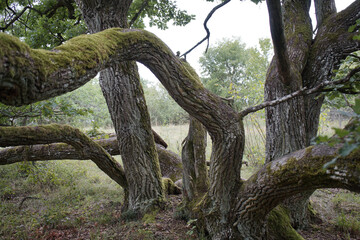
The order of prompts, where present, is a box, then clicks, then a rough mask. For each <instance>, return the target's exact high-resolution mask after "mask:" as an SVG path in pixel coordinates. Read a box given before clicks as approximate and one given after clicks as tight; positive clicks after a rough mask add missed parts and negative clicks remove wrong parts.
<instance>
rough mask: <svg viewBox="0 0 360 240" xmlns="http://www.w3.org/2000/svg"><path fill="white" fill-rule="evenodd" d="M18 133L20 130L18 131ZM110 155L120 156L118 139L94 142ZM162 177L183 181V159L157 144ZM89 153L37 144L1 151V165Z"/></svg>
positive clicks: (59, 145) (85, 156)
mask: <svg viewBox="0 0 360 240" xmlns="http://www.w3.org/2000/svg"><path fill="white" fill-rule="evenodd" d="M17 131H18V130H17ZM94 142H95V143H96V144H99V145H100V146H101V147H102V148H104V149H105V150H106V152H108V153H109V154H110V155H120V151H119V144H118V141H117V139H116V137H110V138H108V139H98V140H94ZM156 150H157V152H158V154H159V162H160V168H161V173H162V176H163V177H165V178H170V179H171V180H173V181H176V180H178V179H181V177H182V164H181V159H180V157H179V156H178V155H176V154H175V153H173V152H171V151H169V150H166V149H165V148H164V147H163V146H162V145H160V144H156ZM89 159H91V156H90V154H89V152H83V151H82V152H81V154H80V153H79V152H78V150H76V149H75V148H74V147H72V146H71V145H68V144H65V143H53V144H43V145H41V144H37V145H29V146H18V147H8V148H5V149H1V150H0V165H8V164H13V163H17V162H23V161H29V162H32V161H49V160H89Z"/></svg>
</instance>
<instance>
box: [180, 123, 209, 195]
mask: <svg viewBox="0 0 360 240" xmlns="http://www.w3.org/2000/svg"><path fill="white" fill-rule="evenodd" d="M206 137H207V134H206V130H205V128H204V127H203V126H202V124H201V123H200V122H199V121H198V120H196V119H194V118H192V117H190V125H189V133H188V135H187V137H186V138H185V140H184V142H183V148H182V154H181V159H182V163H183V169H184V170H183V171H184V173H183V197H184V201H185V202H191V201H193V200H195V199H196V198H198V197H202V196H203V195H204V194H205V193H207V191H208V188H209V177H208V171H207V164H206V151H205V150H206Z"/></svg>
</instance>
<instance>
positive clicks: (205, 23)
mask: <svg viewBox="0 0 360 240" xmlns="http://www.w3.org/2000/svg"><path fill="white" fill-rule="evenodd" d="M230 1H231V0H226V1H224V2H222V3H220V4H219V5H217V6H216V7H214V8H213V9H212V10H211V11H210V13H209V14H208V15H207V17H206V19H205V21H204V28H205V31H206V36H205V37H204V38H203V39H202V40H201V41H200V42H198V43H197V44H196V45H195V46H194V47H192V48H191V49H190V50H188V51H187V52H185V53H184V54H183V55H181V56H180V57H185V58H186V55H187V54H189V53H190V52H191V51H192V50H194V49H195V48H196V47H197V46H199V45H200V44H202V43H203V42H204V41H205V40H207V46H206V50H205V53H206V52H207V50H208V48H209V39H210V30H209V28H208V27H207V23H208V21H209V20H210V18H211V17H212V15H213V14H214V12H215V11H216V10H218V9H219V8H221V7H223V6H224V5H226V4H228V3H229V2H230Z"/></svg>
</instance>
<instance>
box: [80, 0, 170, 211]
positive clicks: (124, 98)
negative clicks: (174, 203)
mask: <svg viewBox="0 0 360 240" xmlns="http://www.w3.org/2000/svg"><path fill="white" fill-rule="evenodd" d="M131 2H132V1H130V0H121V1H119V0H112V1H101V3H100V5H99V3H98V2H97V1H95V0H92V1H91V0H82V1H78V3H79V6H80V8H81V11H82V14H83V16H84V19H85V22H86V24H87V26H88V29H89V30H90V32H92V33H96V32H100V31H102V30H105V29H108V28H112V27H127V15H128V10H129V7H130V4H131ZM100 86H101V89H102V92H103V95H104V97H105V99H106V102H107V106H108V109H109V112H110V115H111V119H112V122H113V124H114V128H115V131H116V134H117V138H118V142H119V149H120V154H121V156H122V161H123V165H124V169H125V174H126V178H127V180H128V183H129V201H128V202H129V206H128V207H129V209H131V210H140V211H141V212H143V211H147V209H152V208H153V207H156V206H158V205H161V204H163V201H164V189H163V185H162V182H161V172H160V165H159V160H158V155H157V152H156V149H155V143H154V137H153V134H152V132H151V125H150V117H149V113H148V110H147V106H146V102H145V97H144V92H143V90H142V86H141V84H140V77H139V74H138V69H137V66H136V63H135V62H118V63H115V64H113V65H112V66H111V67H109V68H108V69H105V70H103V71H102V72H101V73H100ZM144 183H146V184H144Z"/></svg>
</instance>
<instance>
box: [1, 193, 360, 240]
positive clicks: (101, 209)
mask: <svg viewBox="0 0 360 240" xmlns="http://www.w3.org/2000/svg"><path fill="white" fill-rule="evenodd" d="M339 194H340V195H339ZM339 196H340V197H339ZM352 197H354V196H353V194H352V193H349V192H347V191H343V190H338V189H330V190H318V191H317V192H316V193H315V194H314V195H313V196H312V199H311V200H312V203H313V206H314V209H315V211H316V212H317V214H318V217H319V218H320V219H321V220H318V221H317V222H316V223H313V224H312V225H311V227H309V228H308V229H305V230H302V231H299V233H300V234H301V235H302V236H303V237H304V239H307V240H312V239H314V240H315V239H316V240H341V239H344V240H345V239H350V240H358V239H360V232H358V231H353V232H352V231H349V229H346V226H341V225H339V220H338V219H336V218H338V214H337V213H336V212H337V211H339V210H340V211H343V212H344V217H345V216H346V219H343V224H345V223H346V222H350V220H349V218H350V217H351V216H352V215H353V214H357V215H358V214H359V212H360V211H359V210H360V204H359V202H358V201H359V200H358V198H359V197H358V196H356V201H355V202H354V201H351V199H349V198H352ZM334 198H335V200H334ZM336 198H338V199H336ZM24 199H25V198H24V196H16V197H13V198H10V199H7V200H6V201H7V202H8V203H9V202H12V203H13V204H14V206H17V209H16V211H19V212H20V211H24V213H26V212H28V211H30V212H34V214H38V215H41V214H42V212H43V211H44V209H42V207H41V206H40V205H41V204H39V203H38V204H37V206H39V208H38V209H32V208H33V207H34V204H35V205H36V202H39V201H42V200H41V199H37V198H28V199H26V200H24ZM344 199H347V200H344ZM3 200H4V199H3ZM168 200H169V201H168V203H167V205H166V207H165V208H164V209H163V210H160V211H158V212H155V213H153V214H151V215H145V216H144V217H143V218H142V219H141V220H132V219H131V216H127V217H122V216H121V211H120V209H121V204H120V202H117V201H104V202H98V203H93V204H95V205H96V206H95V205H94V206H91V205H90V206H89V207H88V211H89V213H90V214H83V213H82V212H81V210H80V209H69V211H68V212H67V215H66V217H65V216H63V217H62V220H60V221H56V218H57V217H56V213H53V214H54V216H46V215H43V216H42V219H43V220H44V219H45V221H43V224H40V225H34V228H32V229H30V228H29V226H28V227H27V228H28V230H27V231H26V235H23V236H20V235H18V234H9V235H8V234H6V235H2V234H1V232H2V231H1V229H0V239H41V240H60V239H78V240H80V239H81V240H85V239H124V240H128V239H131V240H141V239H143V240H145V239H146V240H150V239H161V240H165V239H167V240H188V239H189V240H190V239H206V238H204V237H201V236H198V235H197V234H196V229H195V227H194V226H192V225H191V224H189V222H191V221H188V222H187V221H185V220H183V219H179V216H178V217H176V210H177V207H178V206H179V204H180V203H181V196H169V199H168ZM46 218H47V220H46ZM51 219H52V220H53V221H51ZM0 227H1V226H0ZM18 227H19V230H20V229H21V228H22V227H24V226H18ZM358 230H359V229H358ZM3 233H4V232H3ZM24 234H25V233H24Z"/></svg>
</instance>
